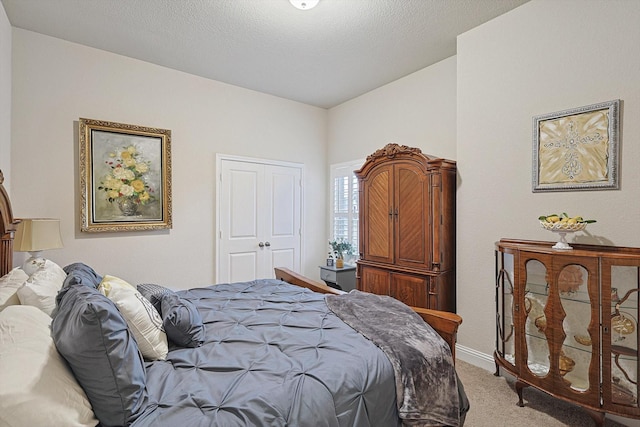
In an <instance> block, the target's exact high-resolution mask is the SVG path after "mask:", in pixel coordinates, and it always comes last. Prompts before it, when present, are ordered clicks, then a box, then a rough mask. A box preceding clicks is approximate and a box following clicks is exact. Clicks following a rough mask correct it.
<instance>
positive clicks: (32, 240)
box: [13, 218, 62, 252]
mask: <svg viewBox="0 0 640 427" xmlns="http://www.w3.org/2000/svg"><path fill="white" fill-rule="evenodd" d="M13 243H14V250H15V251H18V252H37V251H44V250H47V249H57V248H61V247H62V237H61V236H60V220H59V219H53V218H27V219H22V220H20V223H19V224H18V229H17V230H16V236H15V239H14V242H13Z"/></svg>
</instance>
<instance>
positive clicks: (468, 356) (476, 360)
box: [456, 344, 496, 373]
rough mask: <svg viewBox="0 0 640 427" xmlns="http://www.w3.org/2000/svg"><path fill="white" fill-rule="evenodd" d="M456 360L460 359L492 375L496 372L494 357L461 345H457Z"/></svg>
mask: <svg viewBox="0 0 640 427" xmlns="http://www.w3.org/2000/svg"><path fill="white" fill-rule="evenodd" d="M456 359H460V360H462V361H463V362H467V363H470V364H472V365H474V366H477V367H478V368H482V369H485V370H487V371H489V372H492V373H493V372H495V371H496V364H495V362H494V361H493V355H491V354H485V353H481V352H479V351H477V350H474V349H472V348H470V347H465V346H463V345H460V344H456Z"/></svg>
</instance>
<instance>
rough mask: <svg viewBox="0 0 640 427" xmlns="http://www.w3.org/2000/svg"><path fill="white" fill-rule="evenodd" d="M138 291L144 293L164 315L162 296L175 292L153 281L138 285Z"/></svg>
mask: <svg viewBox="0 0 640 427" xmlns="http://www.w3.org/2000/svg"><path fill="white" fill-rule="evenodd" d="M137 289H138V292H140V293H141V294H142V296H143V297H145V298H146V299H147V300H148V301H149V302H150V303H151V304H152V305H153V306H154V307H155V308H156V310H158V313H160V315H161V316H162V297H163V296H165V295H167V294H173V293H174V292H173V291H172V290H171V289H169V288H165V287H164V286H160V285H156V284H153V283H142V284H139V285H138V286H137Z"/></svg>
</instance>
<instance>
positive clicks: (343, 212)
mask: <svg viewBox="0 0 640 427" xmlns="http://www.w3.org/2000/svg"><path fill="white" fill-rule="evenodd" d="M363 163H364V160H357V161H352V162H347V163H339V164H335V165H331V194H332V197H331V207H330V208H331V239H346V240H349V242H351V244H352V245H353V247H354V249H355V253H356V254H357V253H358V179H357V178H356V176H355V174H354V173H353V171H354V170H356V169H360V168H361V167H362V165H363Z"/></svg>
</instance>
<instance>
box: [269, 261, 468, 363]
mask: <svg viewBox="0 0 640 427" xmlns="http://www.w3.org/2000/svg"><path fill="white" fill-rule="evenodd" d="M274 270H275V273H276V278H277V279H280V280H284V281H285V282H287V283H291V284H292V285H297V286H301V287H303V288H307V289H311V290H312V291H314V292H320V293H323V294H335V295H340V294H343V293H345V292H344V291H340V290H338V289H334V288H332V287H329V286H327V285H325V284H324V283H321V282H316V281H315V280H311V279H309V278H307V277H305V276H302V275H300V274H298V273H295V272H293V271H291V270H289V269H288V268H278V267H276V268H275V269H274ZM411 309H412V310H413V311H415V312H416V313H418V314H419V315H420V317H422V319H423V320H424V321H425V322H427V323H428V324H429V325H431V327H432V328H433V329H435V330H436V332H438V334H440V336H441V337H442V338H444V340H445V341H446V342H447V344H449V347H451V354H452V355H453V360H454V361H455V357H456V353H455V351H456V339H457V334H458V327H459V326H460V324H461V323H462V317H460V316H458V315H457V314H455V313H449V312H446V311H439V310H430V309H428V308H419V307H411Z"/></svg>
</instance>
